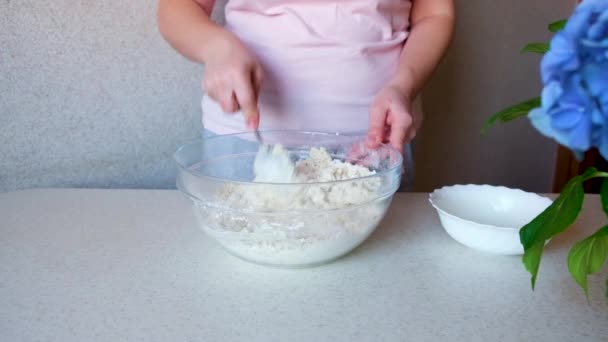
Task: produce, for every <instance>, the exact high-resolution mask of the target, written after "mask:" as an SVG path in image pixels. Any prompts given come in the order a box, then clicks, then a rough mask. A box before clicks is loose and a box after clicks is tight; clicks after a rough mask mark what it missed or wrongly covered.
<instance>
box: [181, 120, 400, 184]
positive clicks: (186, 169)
mask: <svg viewBox="0 0 608 342" xmlns="http://www.w3.org/2000/svg"><path fill="white" fill-rule="evenodd" d="M260 133H262V134H264V133H294V134H304V135H323V136H343V137H364V138H365V137H367V136H366V135H364V134H362V133H340V132H322V131H304V130H260ZM246 134H253V132H252V131H243V132H237V133H229V134H218V135H213V136H210V137H204V138H202V139H201V138H199V139H194V140H190V141H188V142H186V143H184V144H182V145H181V146H180V147H179V148H178V149H177V150H176V151H175V152H173V155H172V159H173V162H174V163H175V164H177V166H178V168H179V169H180V170H182V171H184V172H186V173H188V174H191V175H193V176H196V177H202V178H206V179H209V180H212V181H215V182H221V183H231V184H239V185H249V186H252V185H272V186H302V185H310V186H315V185H317V186H318V185H330V184H331V185H334V184H344V183H349V182H354V181H362V180H365V179H372V178H375V177H382V176H384V175H386V174H389V173H392V172H395V170H397V169H399V168H402V167H403V154H402V153H401V152H399V150H397V149H396V148H394V147H392V146H391V145H389V144H385V143H382V144H380V147H382V148H387V149H388V150H390V151H392V152H394V153H395V154H396V155H397V161H396V163H395V165H394V166H393V167H390V168H387V169H386V170H382V171H379V172H378V171H376V172H375V173H373V174H371V175H367V176H363V177H357V178H349V179H343V180H338V181H323V182H308V183H306V182H293V183H270V182H253V181H242V180H230V179H225V178H221V177H215V176H209V175H205V174H203V173H200V172H197V171H193V170H191V169H189V168H188V167H186V166H185V165H183V164H182V163H180V162H179V160H178V155H179V153H180V152H181V151H182V150H184V149H185V148H187V147H189V146H192V145H194V144H196V143H201V142H203V141H206V140H213V139H219V138H226V137H237V136H243V135H246ZM233 155H234V154H233ZM400 172H401V171H399V173H400Z"/></svg>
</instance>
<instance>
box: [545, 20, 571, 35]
mask: <svg viewBox="0 0 608 342" xmlns="http://www.w3.org/2000/svg"><path fill="white" fill-rule="evenodd" d="M566 22H567V20H566V19H562V20H558V21H554V22H552V23H551V24H549V31H551V32H553V33H555V32H558V31H561V30H562V29H563V28H564V27H565V26H566Z"/></svg>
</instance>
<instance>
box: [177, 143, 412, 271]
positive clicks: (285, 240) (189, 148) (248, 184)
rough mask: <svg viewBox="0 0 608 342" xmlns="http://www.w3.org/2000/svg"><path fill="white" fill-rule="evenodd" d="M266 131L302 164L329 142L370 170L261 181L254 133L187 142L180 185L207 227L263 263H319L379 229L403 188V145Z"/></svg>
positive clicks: (332, 149) (336, 154) (335, 151)
mask: <svg viewBox="0 0 608 342" xmlns="http://www.w3.org/2000/svg"><path fill="white" fill-rule="evenodd" d="M261 133H262V137H263V139H264V143H265V144H277V143H280V144H281V145H283V146H284V147H285V148H286V149H287V150H288V151H289V155H290V157H291V158H292V159H293V160H294V161H295V162H296V163H298V162H300V163H302V162H303V161H304V160H307V159H308V158H309V153H311V148H323V149H324V150H325V151H327V152H328V153H329V154H330V155H331V157H332V159H337V160H339V161H342V162H346V163H348V164H350V165H358V166H363V167H366V168H368V169H369V170H371V172H368V173H370V174H368V175H363V176H359V177H356V178H352V179H347V180H337V181H317V182H314V183H311V182H298V183H261V182H255V181H254V177H255V175H254V172H253V165H254V160H255V157H256V154H257V152H258V149H259V147H260V146H259V144H258V143H257V142H256V139H255V136H254V134H253V133H239V134H231V135H218V136H212V137H208V138H204V139H201V140H197V141H194V142H191V143H189V144H187V145H184V146H182V147H181V148H179V149H178V150H177V152H176V153H175V155H174V158H175V161H176V162H177V164H178V166H179V170H178V175H177V187H178V189H179V190H180V191H182V192H183V193H184V194H186V195H187V196H188V197H189V198H190V199H191V200H192V203H193V209H194V213H195V216H196V218H197V221H198V224H199V226H200V228H201V229H202V230H203V231H205V232H206V233H207V234H208V235H209V236H211V237H213V238H214V239H215V240H217V241H218V242H219V243H220V244H221V245H222V246H223V247H224V248H225V249H226V250H227V251H228V252H230V253H232V254H234V255H236V256H238V257H241V258H243V259H245V260H248V261H251V262H255V263H259V264H264V265H272V266H282V267H305V266H313V265H318V264H322V263H326V262H329V261H332V260H334V259H337V258H339V257H341V256H343V255H345V254H347V253H348V252H350V251H352V250H353V249H354V248H355V247H357V246H358V245H359V244H361V243H362V242H363V241H364V240H365V239H366V238H367V237H368V236H369V235H370V234H371V233H372V232H373V231H374V229H376V227H377V226H378V224H379V223H380V221H381V220H382V218H383V217H384V215H385V214H386V211H387V209H388V207H389V206H390V203H391V201H392V198H393V195H394V194H395V192H396V191H397V189H398V188H399V184H400V181H401V169H402V163H403V158H402V156H401V154H400V153H399V151H397V150H396V149H394V148H392V147H390V146H388V145H382V146H380V147H379V148H377V149H373V150H372V149H368V148H367V147H366V146H365V143H364V141H365V138H366V137H365V136H363V135H345V134H335V133H332V134H330V133H317V132H299V131H268V132H261ZM332 163H338V164H340V162H336V161H333V162H332ZM343 166H344V165H343ZM348 167H350V166H348ZM296 169H298V167H296ZM365 171H366V172H367V171H368V170H365ZM335 172H342V171H335ZM335 172H334V173H335ZM326 176H328V177H329V179H335V177H333V176H335V175H334V174H329V175H326Z"/></svg>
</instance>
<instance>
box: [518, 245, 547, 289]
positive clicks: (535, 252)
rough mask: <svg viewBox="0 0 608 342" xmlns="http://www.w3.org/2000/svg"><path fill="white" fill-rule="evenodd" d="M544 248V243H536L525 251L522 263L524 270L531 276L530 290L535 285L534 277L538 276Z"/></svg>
mask: <svg viewBox="0 0 608 342" xmlns="http://www.w3.org/2000/svg"><path fill="white" fill-rule="evenodd" d="M544 247H545V243H544V242H540V243H537V244H535V245H533V246H531V247H530V248H528V249H527V250H526V253H525V254H524V256H523V262H524V265H525V266H526V270H528V272H530V274H532V278H531V279H530V281H531V282H532V289H534V286H535V285H536V275H537V274H538V268H539V267H540V259H541V258H542V256H543V249H544Z"/></svg>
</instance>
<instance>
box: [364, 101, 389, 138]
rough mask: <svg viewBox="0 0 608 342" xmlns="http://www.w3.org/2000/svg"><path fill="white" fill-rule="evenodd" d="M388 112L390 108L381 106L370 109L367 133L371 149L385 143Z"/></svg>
mask: <svg viewBox="0 0 608 342" xmlns="http://www.w3.org/2000/svg"><path fill="white" fill-rule="evenodd" d="M387 112H388V108H387V107H386V106H384V105H381V104H374V105H373V106H372V108H371V109H370V113H369V130H368V133H367V146H368V147H369V148H377V147H378V146H380V144H382V142H383V141H384V139H385V137H386V134H385V129H386V118H387V114H388V113H387Z"/></svg>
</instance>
